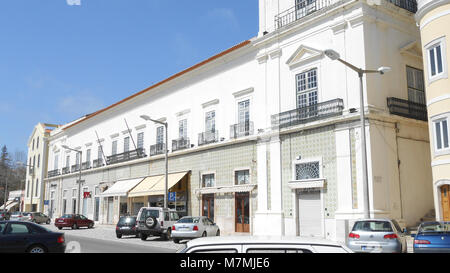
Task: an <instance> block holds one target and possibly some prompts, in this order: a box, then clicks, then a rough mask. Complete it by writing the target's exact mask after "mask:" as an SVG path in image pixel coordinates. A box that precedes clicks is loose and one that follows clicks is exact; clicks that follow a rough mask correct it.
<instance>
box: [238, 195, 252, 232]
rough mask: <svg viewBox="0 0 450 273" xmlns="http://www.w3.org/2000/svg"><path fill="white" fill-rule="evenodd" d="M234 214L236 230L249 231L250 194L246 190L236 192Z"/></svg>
mask: <svg viewBox="0 0 450 273" xmlns="http://www.w3.org/2000/svg"><path fill="white" fill-rule="evenodd" d="M235 215H236V219H235V230H236V232H250V195H249V193H248V192H246V193H236V195H235Z"/></svg>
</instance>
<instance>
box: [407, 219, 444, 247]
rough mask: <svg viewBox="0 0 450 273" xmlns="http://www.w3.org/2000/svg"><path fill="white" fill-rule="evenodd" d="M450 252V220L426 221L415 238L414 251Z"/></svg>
mask: <svg viewBox="0 0 450 273" xmlns="http://www.w3.org/2000/svg"><path fill="white" fill-rule="evenodd" d="M436 252H440V253H450V222H424V223H422V224H420V226H419V229H418V230H417V234H416V236H415V238H414V253H436Z"/></svg>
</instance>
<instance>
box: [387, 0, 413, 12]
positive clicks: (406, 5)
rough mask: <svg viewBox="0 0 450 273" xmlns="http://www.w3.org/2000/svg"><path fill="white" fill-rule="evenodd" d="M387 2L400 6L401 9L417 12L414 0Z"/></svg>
mask: <svg viewBox="0 0 450 273" xmlns="http://www.w3.org/2000/svg"><path fill="white" fill-rule="evenodd" d="M387 1H388V2H390V3H392V4H394V5H396V6H397V7H400V8H402V9H406V10H407V11H410V12H412V13H416V12H417V1H416V0H387Z"/></svg>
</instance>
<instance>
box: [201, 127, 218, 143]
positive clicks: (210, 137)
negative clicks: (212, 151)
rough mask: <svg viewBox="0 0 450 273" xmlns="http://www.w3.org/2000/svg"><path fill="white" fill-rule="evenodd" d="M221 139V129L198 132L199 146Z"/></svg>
mask: <svg viewBox="0 0 450 273" xmlns="http://www.w3.org/2000/svg"><path fill="white" fill-rule="evenodd" d="M218 141H219V131H218V130H215V131H209V132H203V133H200V134H198V146H201V145H205V144H209V143H214V142H218Z"/></svg>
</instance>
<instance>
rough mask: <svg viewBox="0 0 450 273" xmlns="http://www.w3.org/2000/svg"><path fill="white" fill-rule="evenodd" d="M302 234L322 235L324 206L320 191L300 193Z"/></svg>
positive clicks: (299, 207) (299, 206)
mask: <svg viewBox="0 0 450 273" xmlns="http://www.w3.org/2000/svg"><path fill="white" fill-rule="evenodd" d="M298 209H299V217H298V219H299V228H300V236H308V237H309V236H315V237H322V213H321V212H322V208H321V200H320V191H303V192H299V194H298Z"/></svg>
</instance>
